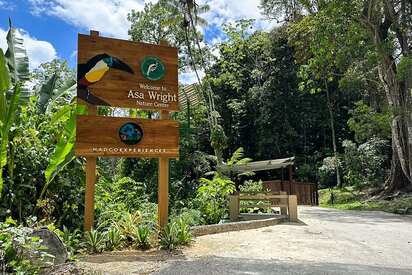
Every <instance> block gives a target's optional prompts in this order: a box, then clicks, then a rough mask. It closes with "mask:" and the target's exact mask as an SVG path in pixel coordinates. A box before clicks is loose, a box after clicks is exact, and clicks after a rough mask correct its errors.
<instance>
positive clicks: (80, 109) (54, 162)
mask: <svg viewBox="0 0 412 275" xmlns="http://www.w3.org/2000/svg"><path fill="white" fill-rule="evenodd" d="M69 106H70V107H71V110H70V111H69V112H68V111H67V107H66V108H65V107H63V109H64V110H63V111H62V112H61V113H58V114H56V116H55V117H53V119H52V121H53V122H54V123H57V122H59V121H62V122H64V123H65V125H64V130H63V132H62V134H61V135H60V137H59V140H58V142H57V145H56V148H55V150H54V152H53V154H52V155H51V157H50V160H49V164H48V166H47V168H46V171H45V173H44V176H45V178H46V183H45V185H44V186H43V189H42V191H41V194H40V199H41V198H43V196H44V194H45V192H46V190H47V188H48V187H49V185H50V183H51V182H52V180H53V179H54V177H55V176H56V175H57V174H58V173H59V172H60V171H61V170H63V168H64V167H65V166H66V165H67V164H69V163H70V162H71V161H72V160H73V159H74V158H75V155H74V143H75V139H76V114H84V113H85V112H86V109H85V107H84V106H77V107H74V106H75V105H74V104H73V105H69Z"/></svg>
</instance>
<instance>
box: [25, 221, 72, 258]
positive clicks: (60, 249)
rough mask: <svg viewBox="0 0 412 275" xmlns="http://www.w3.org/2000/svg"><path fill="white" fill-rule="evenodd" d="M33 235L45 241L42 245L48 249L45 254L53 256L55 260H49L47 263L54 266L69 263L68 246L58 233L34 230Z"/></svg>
mask: <svg viewBox="0 0 412 275" xmlns="http://www.w3.org/2000/svg"><path fill="white" fill-rule="evenodd" d="M31 235H32V236H36V237H39V238H40V239H42V240H43V241H42V243H41V244H42V246H44V247H45V248H46V249H45V252H47V253H48V254H50V255H53V257H54V258H51V259H47V261H49V262H52V263H53V264H54V265H58V264H62V263H65V262H66V261H67V258H68V253H67V249H66V246H65V245H64V243H63V242H62V240H60V238H59V236H57V234H56V233H54V232H53V231H50V230H48V229H47V228H41V229H37V230H34V231H33V233H32V234H31Z"/></svg>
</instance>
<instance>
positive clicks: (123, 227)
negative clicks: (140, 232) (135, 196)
mask: <svg viewBox="0 0 412 275" xmlns="http://www.w3.org/2000/svg"><path fill="white" fill-rule="evenodd" d="M141 222H142V216H141V214H140V212H139V211H136V212H134V213H129V212H125V213H123V216H122V218H121V219H120V220H119V221H115V222H113V226H114V227H115V228H117V229H118V230H119V232H120V234H121V235H122V236H124V238H125V240H126V243H127V244H132V243H133V241H134V236H135V232H136V227H137V226H138V225H139V224H140V223H141Z"/></svg>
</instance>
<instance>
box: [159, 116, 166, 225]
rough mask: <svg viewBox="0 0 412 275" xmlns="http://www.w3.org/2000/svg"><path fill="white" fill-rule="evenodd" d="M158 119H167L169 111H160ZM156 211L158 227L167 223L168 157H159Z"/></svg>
mask: <svg viewBox="0 0 412 275" xmlns="http://www.w3.org/2000/svg"><path fill="white" fill-rule="evenodd" d="M160 119H169V112H167V111H160ZM157 196H158V197H157V198H158V199H157V213H158V223H159V227H160V228H164V227H165V226H166V225H167V223H168V219H169V217H168V215H169V159H168V158H167V157H161V158H159V173H158V191H157Z"/></svg>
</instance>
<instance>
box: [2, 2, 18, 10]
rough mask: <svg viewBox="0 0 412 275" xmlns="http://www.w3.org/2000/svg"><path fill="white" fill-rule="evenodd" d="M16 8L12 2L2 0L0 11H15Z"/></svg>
mask: <svg viewBox="0 0 412 275" xmlns="http://www.w3.org/2000/svg"><path fill="white" fill-rule="evenodd" d="M15 8H16V5H15V4H14V3H12V2H10V1H7V0H0V10H9V11H11V10H14V9H15Z"/></svg>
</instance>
